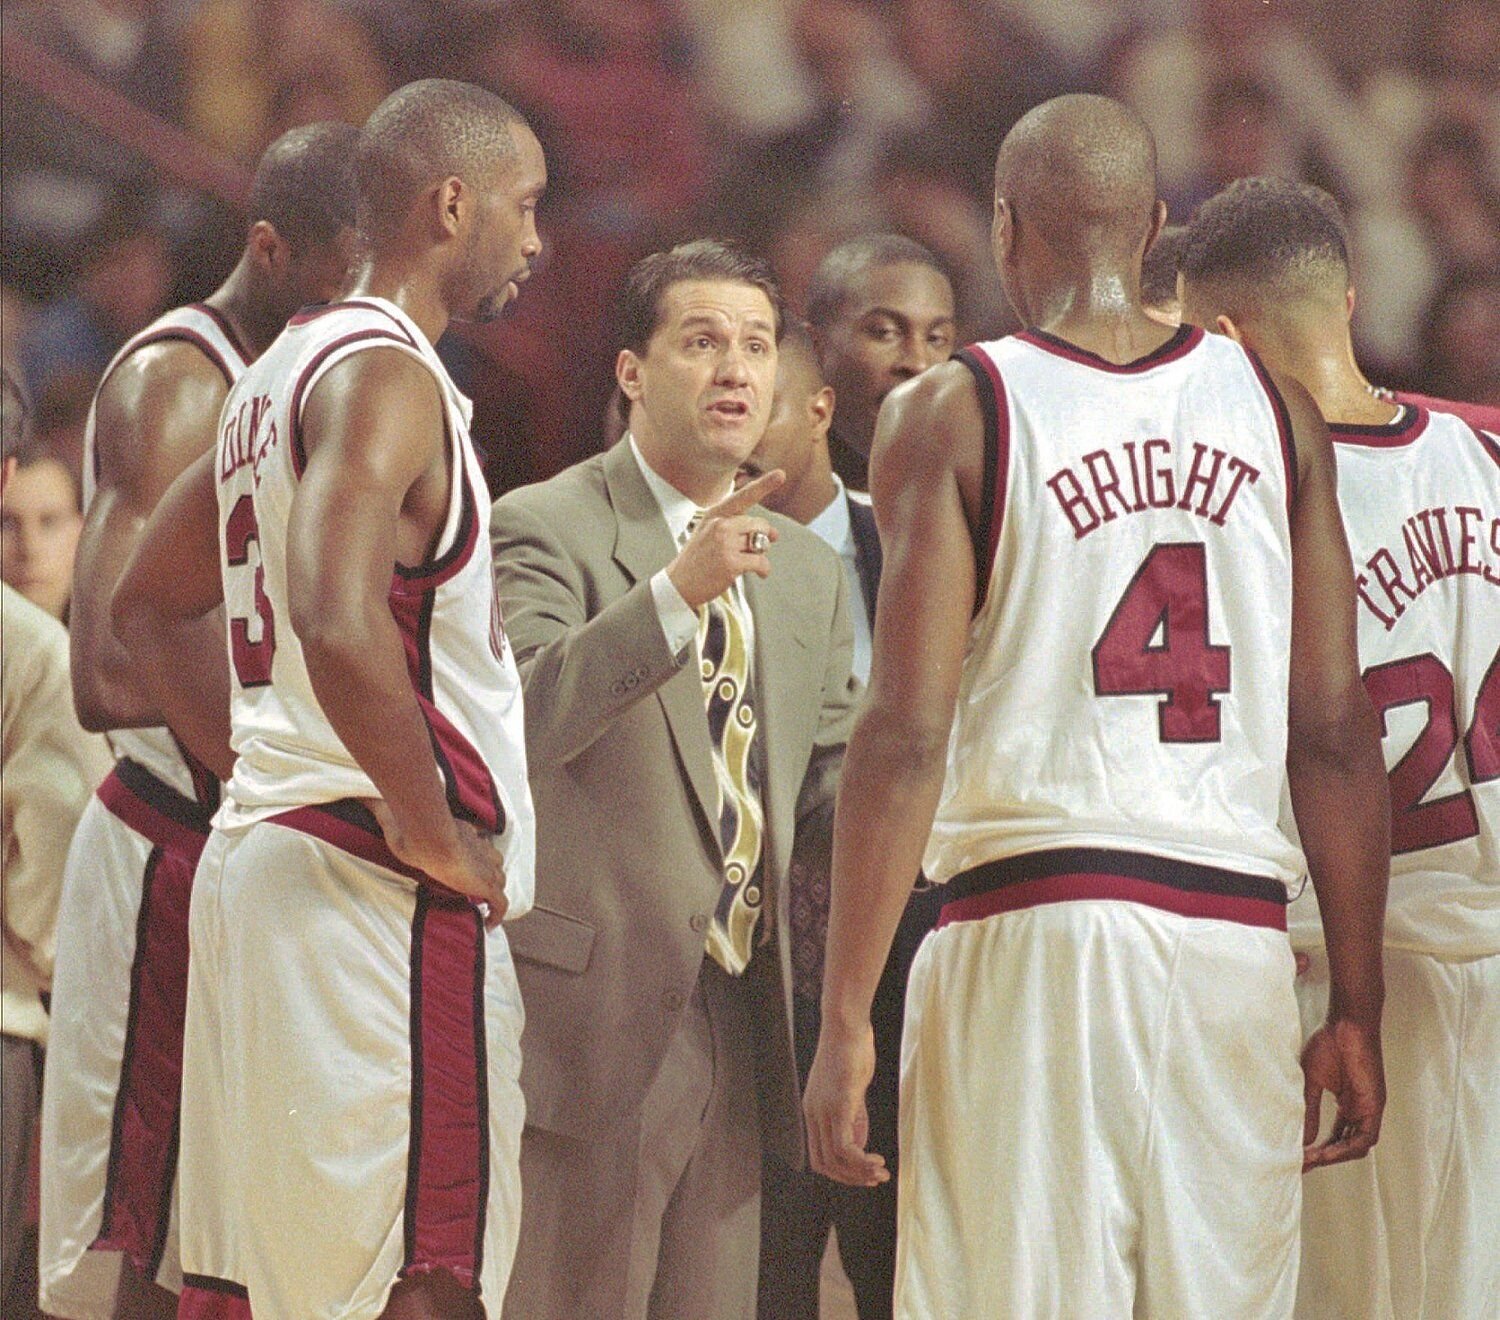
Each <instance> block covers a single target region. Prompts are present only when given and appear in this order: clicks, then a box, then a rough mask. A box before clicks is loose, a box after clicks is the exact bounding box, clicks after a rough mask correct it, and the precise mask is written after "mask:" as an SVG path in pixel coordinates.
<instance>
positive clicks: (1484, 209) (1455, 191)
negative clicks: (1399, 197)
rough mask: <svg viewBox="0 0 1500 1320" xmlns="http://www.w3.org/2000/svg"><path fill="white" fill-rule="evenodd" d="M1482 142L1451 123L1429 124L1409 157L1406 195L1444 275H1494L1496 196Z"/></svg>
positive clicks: (1499, 221)
mask: <svg viewBox="0 0 1500 1320" xmlns="http://www.w3.org/2000/svg"><path fill="white" fill-rule="evenodd" d="M1487 167H1488V163H1487V161H1486V160H1485V148H1484V142H1483V140H1482V139H1481V138H1480V137H1479V136H1478V135H1477V134H1476V133H1474V132H1472V131H1470V130H1469V129H1467V128H1464V127H1463V126H1462V125H1461V124H1458V123H1456V122H1455V121H1453V120H1440V121H1439V122H1437V123H1435V124H1434V125H1433V126H1432V127H1431V128H1430V129H1429V130H1428V131H1427V133H1426V134H1424V135H1423V137H1422V138H1421V139H1420V140H1419V141H1418V142H1417V144H1416V146H1415V148H1414V149H1413V152H1412V156H1411V167H1410V171H1409V173H1408V181H1409V183H1408V188H1407V193H1408V196H1409V197H1410V199H1411V205H1412V208H1413V210H1414V211H1415V213H1416V216H1417V219H1418V222H1419V224H1420V225H1421V228H1422V230H1423V232H1424V233H1425V234H1426V235H1427V237H1428V242H1429V243H1430V244H1431V245H1432V246H1433V248H1434V249H1435V251H1436V253H1437V256H1438V260H1439V261H1440V262H1441V264H1442V265H1443V266H1444V267H1445V268H1447V269H1448V270H1500V192H1497V191H1496V188H1495V186H1494V184H1493V183H1492V182H1491V180H1490V177H1489V175H1488V173H1487Z"/></svg>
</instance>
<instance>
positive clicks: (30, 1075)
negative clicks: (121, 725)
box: [0, 366, 109, 1314]
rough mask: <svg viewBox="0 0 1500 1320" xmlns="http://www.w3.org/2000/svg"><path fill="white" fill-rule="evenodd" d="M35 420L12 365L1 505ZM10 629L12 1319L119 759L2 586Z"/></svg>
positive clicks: (3, 1098)
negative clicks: (62, 924)
mask: <svg viewBox="0 0 1500 1320" xmlns="http://www.w3.org/2000/svg"><path fill="white" fill-rule="evenodd" d="M26 411H27V409H26V400H25V396H24V394H23V393H22V391H21V387H20V385H19V383H18V382H17V380H16V377H15V376H14V375H13V374H12V372H11V370H10V367H9V366H6V367H5V369H4V392H3V396H0V442H3V443H0V500H9V498H10V489H9V488H10V480H9V478H10V477H11V474H12V473H13V472H14V470H15V464H16V456H17V454H18V453H19V451H20V450H21V447H22V441H23V438H24V435H25V430H26ZM0 621H3V622H0V824H3V837H0V887H3V892H4V902H3V906H0V912H3V914H4V915H3V918H0V934H3V943H4V956H3V957H0V1023H3V1034H0V1309H6V1308H5V1301H4V1296H5V1291H6V1289H7V1288H8V1287H9V1286H10V1284H11V1282H12V1278H13V1276H14V1275H15V1274H16V1272H17V1266H18V1262H19V1258H20V1255H21V1249H22V1242H23V1239H24V1208H25V1195H26V1183H27V1175H28V1173H29V1171H30V1167H31V1143H32V1131H33V1129H34V1127H35V1124H36V1114H37V1104H38V1101H39V1098H40V1093H39V1083H40V1079H41V1068H40V1063H41V1057H40V1051H41V1048H42V1047H43V1046H44V1045H45V1044H46V1040H47V1011H46V1008H45V1007H44V1006H43V1002H42V995H43V993H44V992H45V991H46V989H47V985H48V983H49V982H50V980H51V977H52V954H53V949H54V939H55V934H56V922H57V899H58V894H59V892H60V890H61V885H62V868H63V859H64V858H65V857H66V856H67V854H68V841H69V839H70V838H71V837H72V834H73V827H74V825H75V824H77V821H78V817H79V814H80V813H81V812H82V811H83V807H84V804H85V803H86V802H87V801H88V796H89V794H90V793H91V792H92V791H93V789H94V786H95V784H97V783H98V782H99V781H100V780H101V779H103V778H104V775H105V772H106V771H107V770H108V769H109V752H108V750H107V749H106V747H105V744H104V739H103V738H99V737H95V736H94V735H92V734H87V733H85V732H84V731H83V730H82V729H81V728H79V726H78V720H77V718H76V717H75V716H74V714H73V696H72V692H71V690H70V688H69V684H68V635H67V633H66V632H64V631H63V629H62V627H61V625H60V624H58V623H57V622H56V620H54V619H52V618H49V617H48V615H47V614H46V613H45V612H43V611H42V610H41V609H38V608H37V607H36V606H35V605H33V604H32V603H31V602H30V601H28V600H26V599H24V598H23V597H22V596H21V595H19V594H18V593H17V592H15V591H13V590H12V589H11V588H10V587H9V586H7V585H3V584H0ZM15 1300H16V1305H17V1306H18V1307H19V1306H21V1305H23V1303H22V1302H21V1301H20V1299H15ZM6 1313H7V1314H10V1312H9V1310H8V1309H6Z"/></svg>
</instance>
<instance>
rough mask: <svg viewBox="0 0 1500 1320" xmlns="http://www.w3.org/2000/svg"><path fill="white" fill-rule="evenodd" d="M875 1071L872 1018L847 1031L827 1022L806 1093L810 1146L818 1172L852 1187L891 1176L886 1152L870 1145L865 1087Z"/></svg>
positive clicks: (804, 1110) (871, 1184) (804, 1102)
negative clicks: (833, 1028)
mask: <svg viewBox="0 0 1500 1320" xmlns="http://www.w3.org/2000/svg"><path fill="white" fill-rule="evenodd" d="M874 1076H875V1032H874V1031H873V1030H872V1029H871V1027H870V1024H869V1023H868V1022H867V1023H865V1025H864V1027H863V1029H862V1030H860V1031H858V1032H854V1033H850V1034H847V1035H846V1034H845V1033H844V1032H842V1031H838V1030H831V1029H830V1027H829V1025H828V1023H827V1022H825V1023H824V1025H823V1031H822V1033H821V1034H820V1035H819V1037H818V1053H817V1057H815V1058H814V1059H813V1066H812V1073H811V1075H810V1076H809V1077H808V1079H807V1091H806V1093H805V1094H804V1095H803V1097H802V1113H803V1116H804V1117H805V1118H806V1120H807V1151H808V1157H809V1158H810V1159H811V1161H812V1166H813V1168H814V1169H815V1170H816V1171H817V1172H818V1173H821V1174H823V1175H824V1176H825V1177H828V1178H832V1179H834V1180H835V1181H836V1182H841V1183H847V1184H849V1186H851V1187H877V1186H879V1185H880V1184H881V1183H883V1182H887V1181H889V1179H890V1176H891V1171H890V1170H889V1169H887V1168H886V1167H885V1156H883V1155H881V1154H879V1153H878V1152H873V1151H867V1150H866V1149H865V1145H866V1143H867V1142H868V1141H869V1140H870V1116H869V1113H868V1112H867V1111H866V1109H865V1092H866V1091H867V1090H868V1089H869V1086H870V1079H871V1078H872V1077H874Z"/></svg>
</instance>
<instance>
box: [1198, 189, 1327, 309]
mask: <svg viewBox="0 0 1500 1320" xmlns="http://www.w3.org/2000/svg"><path fill="white" fill-rule="evenodd" d="M1179 267H1180V269H1181V271H1182V278H1183V284H1184V292H1185V293H1186V294H1187V295H1188V297H1189V299H1190V300H1191V301H1192V302H1193V303H1194V304H1195V309H1196V306H1197V305H1201V304H1202V303H1203V302H1204V300H1205V296H1206V295H1211V296H1212V301H1213V304H1214V309H1215V310H1216V311H1217V312H1220V313H1222V314H1223V315H1227V316H1229V317H1231V318H1234V319H1236V320H1243V319H1245V318H1247V317H1254V316H1256V315H1257V314H1259V313H1261V312H1263V311H1264V310H1265V309H1267V308H1277V309H1280V310H1283V311H1286V312H1291V311H1294V310H1296V309H1299V308H1303V307H1320V308H1324V309H1326V310H1328V311H1329V312H1333V311H1338V313H1339V315H1340V316H1342V314H1343V312H1342V309H1343V307H1344V304H1345V297H1346V295H1347V293H1348V289H1349V243H1348V238H1347V235H1346V232H1345V229H1344V219H1343V216H1342V215H1341V214H1340V212H1339V207H1338V203H1337V202H1335V201H1334V200H1333V198H1332V197H1330V196H1329V195H1328V194H1327V193H1326V192H1324V191H1323V190H1322V189H1321V188H1315V187H1313V186H1312V185H1311V184H1306V183H1292V182H1290V181H1289V180H1286V179H1270V178H1257V179H1238V180H1236V181H1235V182H1234V183H1232V184H1230V185H1229V187H1227V188H1225V189H1224V190H1223V191H1222V192H1220V193H1218V194H1216V195H1215V196H1213V197H1211V198H1209V199H1208V201H1206V202H1204V203H1203V205H1202V206H1200V207H1199V208H1198V213H1197V215H1195V216H1194V218H1193V223H1192V226H1191V227H1190V229H1189V231H1188V237H1187V242H1186V243H1185V244H1184V246H1183V250H1182V256H1181V258H1180V261H1179Z"/></svg>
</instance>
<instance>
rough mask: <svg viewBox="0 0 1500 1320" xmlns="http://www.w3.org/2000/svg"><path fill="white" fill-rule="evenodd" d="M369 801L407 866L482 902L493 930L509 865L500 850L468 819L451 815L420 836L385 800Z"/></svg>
mask: <svg viewBox="0 0 1500 1320" xmlns="http://www.w3.org/2000/svg"><path fill="white" fill-rule="evenodd" d="M365 802H366V805H368V806H369V808H370V810H371V811H372V812H374V813H375V819H376V820H377V821H379V822H380V829H381V832H382V833H383V834H384V835H385V841H386V844H387V845H388V846H389V847H390V850H391V851H392V852H393V853H395V854H396V856H397V857H399V858H400V859H401V860H402V861H403V862H405V863H406V864H407V865H408V866H411V867H415V868H416V869H417V870H418V871H421V872H423V873H424V874H425V875H429V876H431V877H432V878H433V879H434V880H436V881H437V882H438V884H440V885H443V886H445V887H446V888H448V889H451V890H453V892H454V893H456V894H462V895H463V896H464V897H465V898H471V899H473V900H474V902H476V903H483V904H484V905H485V907H486V908H487V911H486V913H485V918H484V927H485V929H486V930H494V928H495V927H496V926H498V925H499V924H500V922H501V920H502V919H503V918H504V916H505V910H506V908H507V906H508V904H507V902H506V899H505V867H504V865H503V864H502V863H501V861H500V854H499V853H498V852H496V851H495V849H494V848H492V847H491V846H490V844H489V841H488V840H487V839H486V838H485V837H484V836H483V835H482V834H480V832H479V831H478V830H476V829H475V828H474V827H473V826H472V825H470V824H469V823H468V822H467V821H463V820H454V819H452V818H451V817H449V818H448V819H447V820H446V821H445V822H439V823H437V830H436V831H433V832H430V833H431V834H432V835H433V837H428V834H429V832H424V833H423V835H420V836H419V835H417V834H416V833H415V832H414V831H409V830H403V829H402V828H401V826H400V824H399V823H398V822H397V820H396V815H395V813H394V812H393V811H392V810H391V808H390V805H389V804H388V803H387V802H385V800H384V799H382V798H366V799H365Z"/></svg>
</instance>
